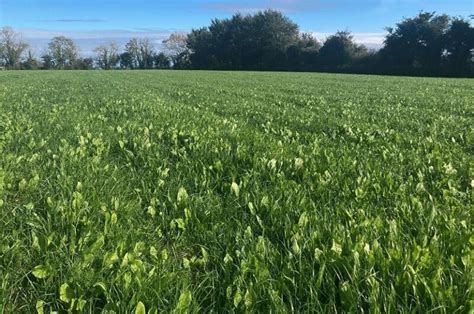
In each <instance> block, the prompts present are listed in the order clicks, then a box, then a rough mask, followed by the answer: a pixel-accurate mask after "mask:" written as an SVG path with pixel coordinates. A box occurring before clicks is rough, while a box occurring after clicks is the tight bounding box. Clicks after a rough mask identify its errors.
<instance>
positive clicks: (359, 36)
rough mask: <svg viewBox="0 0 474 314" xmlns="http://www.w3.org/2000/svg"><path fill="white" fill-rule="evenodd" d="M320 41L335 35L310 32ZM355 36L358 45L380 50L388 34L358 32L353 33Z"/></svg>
mask: <svg viewBox="0 0 474 314" xmlns="http://www.w3.org/2000/svg"><path fill="white" fill-rule="evenodd" d="M309 33H311V34H312V35H313V36H314V37H316V38H317V39H318V40H319V41H321V42H324V40H326V38H328V37H329V36H331V35H333V34H334V33H328V32H309ZM351 34H352V36H354V41H355V42H356V43H358V44H361V45H365V46H367V47H368V48H372V49H380V48H382V46H383V41H384V40H385V36H386V35H387V33H386V32H376V33H374V32H372V33H371V32H356V33H351Z"/></svg>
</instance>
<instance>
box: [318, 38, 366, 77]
mask: <svg viewBox="0 0 474 314" xmlns="http://www.w3.org/2000/svg"><path fill="white" fill-rule="evenodd" d="M366 54H367V48H366V47H364V46H362V45H358V44H357V43H356V42H355V41H354V37H353V36H352V35H351V33H350V32H348V31H339V32H337V33H336V34H334V35H332V36H329V37H328V38H327V39H326V41H325V42H324V45H323V46H322V47H321V50H320V51H319V63H320V65H321V66H322V68H323V69H334V68H338V67H341V66H347V65H349V64H351V63H352V62H353V61H354V60H356V59H357V58H361V57H362V56H364V55H366Z"/></svg>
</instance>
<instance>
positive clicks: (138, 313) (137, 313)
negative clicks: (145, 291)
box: [135, 301, 146, 314]
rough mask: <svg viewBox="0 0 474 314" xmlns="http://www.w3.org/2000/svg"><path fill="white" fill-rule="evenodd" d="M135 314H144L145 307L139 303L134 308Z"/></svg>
mask: <svg viewBox="0 0 474 314" xmlns="http://www.w3.org/2000/svg"><path fill="white" fill-rule="evenodd" d="M135 314H146V308H145V305H144V304H143V303H142V302H141V301H140V302H138V304H137V307H136V308H135Z"/></svg>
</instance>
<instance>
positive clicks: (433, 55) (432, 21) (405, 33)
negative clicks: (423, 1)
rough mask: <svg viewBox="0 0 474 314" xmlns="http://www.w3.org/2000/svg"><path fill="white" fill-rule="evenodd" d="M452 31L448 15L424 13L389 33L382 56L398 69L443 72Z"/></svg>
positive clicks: (389, 30)
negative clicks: (446, 44) (445, 39)
mask: <svg viewBox="0 0 474 314" xmlns="http://www.w3.org/2000/svg"><path fill="white" fill-rule="evenodd" d="M448 28H449V17H448V16H447V15H444V14H443V15H436V13H435V12H421V13H420V14H418V15H417V16H415V17H413V18H407V19H404V20H403V21H402V22H400V23H398V24H397V26H396V27H395V28H388V29H387V30H388V35H387V37H386V38H385V47H384V48H383V49H382V51H381V54H382V55H383V56H384V58H385V60H386V62H388V63H389V64H392V65H393V66H394V67H398V68H404V69H409V68H413V69H419V70H420V71H424V72H431V73H435V72H437V71H439V68H440V64H441V58H442V55H443V48H444V43H443V40H444V38H445V37H444V36H445V34H446V32H447V31H448Z"/></svg>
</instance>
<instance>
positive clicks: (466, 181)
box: [0, 71, 474, 313]
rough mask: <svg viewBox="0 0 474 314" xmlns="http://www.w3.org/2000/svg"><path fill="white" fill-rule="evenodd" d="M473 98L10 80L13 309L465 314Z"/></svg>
mask: <svg viewBox="0 0 474 314" xmlns="http://www.w3.org/2000/svg"><path fill="white" fill-rule="evenodd" d="M473 83H474V81H473V80H462V79H423V78H396V77H377V76H372V77H370V76H351V75H329V74H295V73H244V72H240V73H229V72H185V71H182V72H180V71H169V72H166V71H148V72H140V71H128V72H127V71H107V72H106V71H87V72H81V71H75V72H60V71H58V72H47V71H45V72H42V71H36V72H8V71H4V72H0V312H3V313H14V312H15V313H16V312H28V313H31V312H34V311H36V310H37V311H38V312H39V313H43V311H44V313H50V311H59V312H63V311H65V310H68V309H71V310H72V311H78V312H100V311H101V310H103V311H105V312H106V311H107V310H108V311H110V312H112V311H115V312H117V313H126V312H128V313H130V312H135V313H145V311H146V312H149V313H156V312H170V311H176V312H187V311H190V312H210V311H214V312H232V311H235V312H259V313H263V312H270V311H272V312H273V313H284V312H306V311H318V312H335V311H338V312H341V311H352V312H354V311H356V312H362V311H364V312H368V311H371V312H373V313H376V312H391V313H394V312H396V311H402V312H406V311H414V312H420V313H421V312H427V311H430V310H431V311H434V312H446V313H454V312H459V313H466V312H468V311H469V309H470V308H472V306H474V303H473V301H472V300H473V293H474V291H473V276H474V272H473V262H474V255H473V250H472V249H473V246H474V236H473V232H472V230H473V222H472V217H473V216H472V215H473V210H474V207H473V206H474V205H473V197H474V192H473V190H474V129H473V126H474V84H473ZM2 309H3V310H2Z"/></svg>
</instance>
